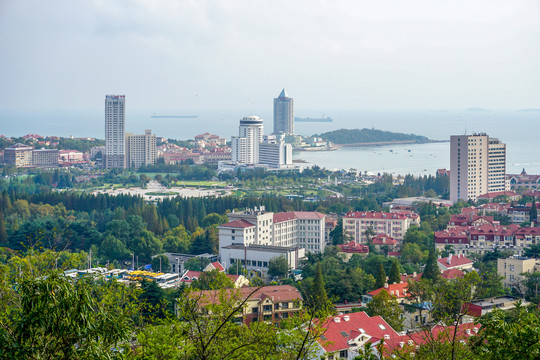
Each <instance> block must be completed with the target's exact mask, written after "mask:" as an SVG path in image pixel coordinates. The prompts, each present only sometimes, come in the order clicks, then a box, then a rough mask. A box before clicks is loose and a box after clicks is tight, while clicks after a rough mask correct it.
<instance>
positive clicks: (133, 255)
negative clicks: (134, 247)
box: [131, 253, 135, 270]
mask: <svg viewBox="0 0 540 360" xmlns="http://www.w3.org/2000/svg"><path fill="white" fill-rule="evenodd" d="M131 269H132V270H135V253H133V254H131Z"/></svg>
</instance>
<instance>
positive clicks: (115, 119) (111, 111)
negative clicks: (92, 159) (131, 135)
mask: <svg viewBox="0 0 540 360" xmlns="http://www.w3.org/2000/svg"><path fill="white" fill-rule="evenodd" d="M125 102H126V98H125V96H124V95H107V96H105V168H107V169H112V168H125V167H126V159H125V154H126V152H125V137H124V131H125Z"/></svg>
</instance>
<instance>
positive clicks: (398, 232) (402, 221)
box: [343, 211, 420, 243]
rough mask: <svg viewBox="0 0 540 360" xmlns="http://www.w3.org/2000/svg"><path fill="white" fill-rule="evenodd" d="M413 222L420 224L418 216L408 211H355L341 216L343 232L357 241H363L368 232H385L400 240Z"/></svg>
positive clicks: (365, 239) (375, 233) (373, 233)
mask: <svg viewBox="0 0 540 360" xmlns="http://www.w3.org/2000/svg"><path fill="white" fill-rule="evenodd" d="M413 224H416V225H419V224H420V216H419V215H418V214H416V213H413V212H410V211H399V212H391V213H390V212H374V211H355V212H349V213H347V214H346V215H345V217H343V233H344V235H347V236H349V237H350V239H352V240H354V241H356V242H359V243H365V242H366V241H367V237H368V236H369V235H370V233H372V235H377V234H385V235H388V236H390V237H392V238H394V239H396V240H398V241H401V240H403V237H404V236H405V233H406V232H407V229H409V227H410V226H411V225H413Z"/></svg>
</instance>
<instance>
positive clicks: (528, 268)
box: [497, 256, 538, 290]
mask: <svg viewBox="0 0 540 360" xmlns="http://www.w3.org/2000/svg"><path fill="white" fill-rule="evenodd" d="M537 268H538V264H537V260H536V259H529V258H526V257H521V256H514V257H510V258H506V259H497V273H498V274H499V276H502V277H503V278H504V279H503V284H504V286H506V287H515V288H517V289H518V290H523V289H522V285H523V284H522V283H521V282H522V281H523V280H525V276H523V275H522V274H523V273H533V272H535V271H536V269H537Z"/></svg>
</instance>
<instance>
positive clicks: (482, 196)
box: [478, 191, 519, 199]
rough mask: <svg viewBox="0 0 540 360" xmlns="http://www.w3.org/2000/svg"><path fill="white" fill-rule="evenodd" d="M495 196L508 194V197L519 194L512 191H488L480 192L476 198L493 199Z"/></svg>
mask: <svg viewBox="0 0 540 360" xmlns="http://www.w3.org/2000/svg"><path fill="white" fill-rule="evenodd" d="M497 196H510V197H513V196H519V194H518V193H516V192H514V191H493V192H490V193H487V194H482V195H480V196H478V199H494V198H496V197H497Z"/></svg>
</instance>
